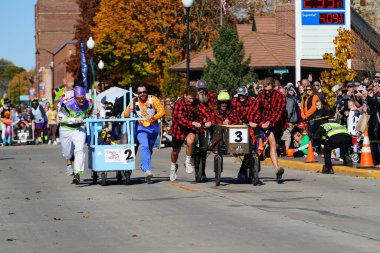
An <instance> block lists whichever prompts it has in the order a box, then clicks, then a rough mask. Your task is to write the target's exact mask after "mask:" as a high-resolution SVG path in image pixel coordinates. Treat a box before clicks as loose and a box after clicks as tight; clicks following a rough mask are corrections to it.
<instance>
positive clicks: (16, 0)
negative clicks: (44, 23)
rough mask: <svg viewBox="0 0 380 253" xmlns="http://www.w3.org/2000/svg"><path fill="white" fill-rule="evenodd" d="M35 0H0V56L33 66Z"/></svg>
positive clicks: (29, 68)
mask: <svg viewBox="0 0 380 253" xmlns="http://www.w3.org/2000/svg"><path fill="white" fill-rule="evenodd" d="M36 2H37V0H0V58H4V59H6V60H9V61H11V62H13V63H14V64H15V65H16V66H19V67H23V68H25V69H26V70H31V69H33V68H34V64H35V63H34V57H35V51H34V50H35V45H34V44H35V43H34V5H35V4H36Z"/></svg>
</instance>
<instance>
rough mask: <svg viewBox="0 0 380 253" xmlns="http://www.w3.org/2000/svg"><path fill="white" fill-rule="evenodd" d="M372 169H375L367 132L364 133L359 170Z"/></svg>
mask: <svg viewBox="0 0 380 253" xmlns="http://www.w3.org/2000/svg"><path fill="white" fill-rule="evenodd" d="M373 167H375V165H374V163H373V159H372V154H371V147H370V145H369V137H368V131H365V132H364V140H363V147H362V155H361V157H360V166H359V168H373Z"/></svg>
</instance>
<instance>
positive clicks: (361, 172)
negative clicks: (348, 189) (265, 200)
mask: <svg viewBox="0 0 380 253" xmlns="http://www.w3.org/2000/svg"><path fill="white" fill-rule="evenodd" d="M261 163H262V164H263V165H272V161H271V160H270V158H267V159H265V160H264V161H262V162H261ZM279 163H280V166H281V167H284V168H287V169H294V170H303V171H312V172H320V171H321V170H322V166H323V164H321V163H305V162H301V161H292V160H285V159H279ZM333 168H334V173H335V174H337V175H344V176H354V177H363V178H374V179H380V170H379V169H375V168H373V169H360V168H355V167H347V166H341V165H333Z"/></svg>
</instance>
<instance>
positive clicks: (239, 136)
mask: <svg viewBox="0 0 380 253" xmlns="http://www.w3.org/2000/svg"><path fill="white" fill-rule="evenodd" d="M229 136H230V138H229V139H230V140H229V141H230V143H248V129H244V128H230V132H229Z"/></svg>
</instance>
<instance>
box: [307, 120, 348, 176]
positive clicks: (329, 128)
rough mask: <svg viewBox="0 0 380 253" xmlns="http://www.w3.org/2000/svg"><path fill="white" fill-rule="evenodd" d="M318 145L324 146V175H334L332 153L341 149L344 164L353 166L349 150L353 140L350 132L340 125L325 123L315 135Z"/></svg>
mask: <svg viewBox="0 0 380 253" xmlns="http://www.w3.org/2000/svg"><path fill="white" fill-rule="evenodd" d="M314 141H315V142H316V144H318V145H319V144H321V143H322V144H324V151H323V153H324V156H325V165H324V166H323V169H322V173H324V174H334V170H333V168H332V163H331V151H332V150H333V149H336V148H340V154H341V157H342V158H343V159H344V161H343V164H344V165H346V166H352V160H351V157H350V156H349V154H348V150H349V148H350V146H351V143H352V140H351V135H350V134H349V133H348V130H347V129H346V128H345V127H344V126H342V125H340V124H338V123H325V124H322V125H321V126H319V128H318V129H317V132H316V133H315V135H314Z"/></svg>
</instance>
